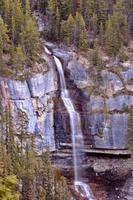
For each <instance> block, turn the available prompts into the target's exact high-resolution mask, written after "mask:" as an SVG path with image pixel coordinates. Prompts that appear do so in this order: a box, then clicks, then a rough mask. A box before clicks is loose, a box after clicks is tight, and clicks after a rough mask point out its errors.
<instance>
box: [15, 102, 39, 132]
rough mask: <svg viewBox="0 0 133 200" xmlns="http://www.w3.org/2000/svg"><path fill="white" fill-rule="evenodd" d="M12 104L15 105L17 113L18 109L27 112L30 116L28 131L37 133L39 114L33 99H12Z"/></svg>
mask: <svg viewBox="0 0 133 200" xmlns="http://www.w3.org/2000/svg"><path fill="white" fill-rule="evenodd" d="M12 104H13V106H14V111H15V113H17V111H18V109H19V110H22V111H23V112H25V113H26V115H27V117H28V132H29V133H35V132H36V124H37V116H36V114H35V111H34V107H33V104H32V101H31V99H25V100H19V101H18V100H14V101H12Z"/></svg>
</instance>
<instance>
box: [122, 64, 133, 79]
mask: <svg viewBox="0 0 133 200" xmlns="http://www.w3.org/2000/svg"><path fill="white" fill-rule="evenodd" d="M121 74H122V77H123V79H124V82H125V83H127V81H129V80H130V79H133V66H130V68H129V69H128V70H127V71H124V72H121Z"/></svg>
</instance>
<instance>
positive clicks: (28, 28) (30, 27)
mask: <svg viewBox="0 0 133 200" xmlns="http://www.w3.org/2000/svg"><path fill="white" fill-rule="evenodd" d="M21 41H22V47H23V51H24V53H25V55H27V62H28V63H29V65H32V64H33V63H35V62H36V61H38V53H39V52H40V39H39V32H38V28H37V24H36V21H35V20H33V19H32V17H30V16H28V17H27V18H26V22H25V26H24V29H23V31H22V33H21Z"/></svg>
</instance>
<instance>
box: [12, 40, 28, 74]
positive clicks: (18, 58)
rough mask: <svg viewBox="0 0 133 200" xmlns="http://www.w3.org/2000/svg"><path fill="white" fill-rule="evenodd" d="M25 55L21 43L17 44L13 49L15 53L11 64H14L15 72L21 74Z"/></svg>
mask: <svg viewBox="0 0 133 200" xmlns="http://www.w3.org/2000/svg"><path fill="white" fill-rule="evenodd" d="M25 61H26V56H25V55H24V52H23V50H22V47H21V45H20V44H19V45H18V46H17V47H16V49H15V55H14V60H13V66H15V71H16V73H17V74H19V73H20V74H22V72H23V71H24V66H25Z"/></svg>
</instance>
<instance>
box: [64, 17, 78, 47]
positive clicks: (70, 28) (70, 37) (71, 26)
mask: <svg viewBox="0 0 133 200" xmlns="http://www.w3.org/2000/svg"><path fill="white" fill-rule="evenodd" d="M64 31H65V32H66V42H67V44H69V45H70V44H73V41H74V34H75V21H74V18H73V16H72V15H71V14H70V15H69V17H68V19H67V21H66V23H65V29H64ZM62 34H63V33H62ZM62 37H63V36H62Z"/></svg>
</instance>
